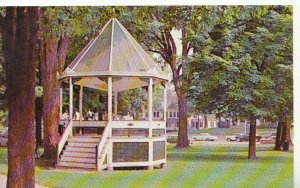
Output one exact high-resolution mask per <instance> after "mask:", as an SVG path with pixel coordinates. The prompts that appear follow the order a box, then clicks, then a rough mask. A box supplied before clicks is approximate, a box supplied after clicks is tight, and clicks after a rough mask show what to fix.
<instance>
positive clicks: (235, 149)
mask: <svg viewBox="0 0 300 188" xmlns="http://www.w3.org/2000/svg"><path fill="white" fill-rule="evenodd" d="M222 147H223V146H220V145H215V146H214V145H210V146H207V145H204V146H200V147H199V146H195V147H193V146H191V148H186V149H178V148H176V147H174V148H172V150H171V151H169V152H170V153H172V152H178V153H186V152H201V153H202V152H204V153H209V152H213V153H215V152H218V153H232V152H248V145H245V146H236V145H232V146H224V148H226V149H224V150H222V149H220V148H222ZM273 149H274V146H260V147H256V151H273Z"/></svg>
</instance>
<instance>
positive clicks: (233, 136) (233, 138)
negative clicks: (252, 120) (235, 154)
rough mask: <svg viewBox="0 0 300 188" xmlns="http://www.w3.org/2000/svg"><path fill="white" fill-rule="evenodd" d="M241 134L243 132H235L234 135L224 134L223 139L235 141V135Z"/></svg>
mask: <svg viewBox="0 0 300 188" xmlns="http://www.w3.org/2000/svg"><path fill="white" fill-rule="evenodd" d="M241 134H244V133H235V134H234V135H229V136H226V137H225V139H226V140H227V141H236V137H237V136H239V135H241Z"/></svg>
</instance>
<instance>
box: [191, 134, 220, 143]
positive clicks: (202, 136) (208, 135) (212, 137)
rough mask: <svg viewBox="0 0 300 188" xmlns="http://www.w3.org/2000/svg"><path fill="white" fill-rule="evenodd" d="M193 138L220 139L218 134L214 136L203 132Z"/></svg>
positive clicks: (201, 139) (204, 139) (203, 139)
mask: <svg viewBox="0 0 300 188" xmlns="http://www.w3.org/2000/svg"><path fill="white" fill-rule="evenodd" d="M192 138H193V139H194V140H196V141H215V140H217V139H218V137H217V136H213V135H211V134H209V133H201V134H199V135H195V136H192Z"/></svg>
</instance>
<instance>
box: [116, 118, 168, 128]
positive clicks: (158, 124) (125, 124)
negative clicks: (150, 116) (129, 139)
mask: <svg viewBox="0 0 300 188" xmlns="http://www.w3.org/2000/svg"><path fill="white" fill-rule="evenodd" d="M150 127H151V128H154V129H157V128H162V129H165V128H166V122H165V121H152V122H151V125H150V122H149V121H134V120H132V121H112V122H111V128H150Z"/></svg>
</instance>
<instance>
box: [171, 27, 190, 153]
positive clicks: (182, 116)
mask: <svg viewBox="0 0 300 188" xmlns="http://www.w3.org/2000/svg"><path fill="white" fill-rule="evenodd" d="M173 42H174V41H173ZM173 46H174V48H175V49H176V45H173ZM187 56H188V43H187V32H186V29H182V62H181V68H180V67H178V69H177V68H176V71H173V77H174V85H175V91H176V94H177V97H178V108H179V131H178V140H177V145H176V147H177V148H186V147H189V140H188V132H187V127H188V121H187V117H188V115H187V99H186V91H185V88H184V87H185V86H186V84H185V78H184V76H185V74H186V61H187ZM175 57H176V51H175V53H174V51H173V65H175V64H176V59H175ZM171 67H172V66H171ZM173 67H176V66H173ZM180 71H181V74H180ZM174 73H175V75H174ZM180 77H181V78H180Z"/></svg>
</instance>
